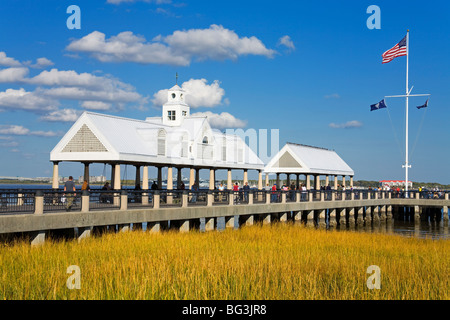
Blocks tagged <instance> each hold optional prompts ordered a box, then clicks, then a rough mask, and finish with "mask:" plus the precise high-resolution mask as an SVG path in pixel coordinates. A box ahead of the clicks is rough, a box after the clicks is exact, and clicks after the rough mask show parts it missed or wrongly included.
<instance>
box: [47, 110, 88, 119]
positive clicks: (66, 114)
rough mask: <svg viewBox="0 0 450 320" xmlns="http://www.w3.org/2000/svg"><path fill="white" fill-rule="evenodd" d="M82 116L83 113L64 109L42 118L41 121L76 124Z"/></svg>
mask: <svg viewBox="0 0 450 320" xmlns="http://www.w3.org/2000/svg"><path fill="white" fill-rule="evenodd" d="M80 115H81V111H79V110H75V109H62V110H56V111H52V112H50V113H49V114H47V115H44V116H42V117H41V118H40V119H41V120H44V121H51V122H59V121H61V122H74V121H76V120H77V119H78V117H79V116H80Z"/></svg>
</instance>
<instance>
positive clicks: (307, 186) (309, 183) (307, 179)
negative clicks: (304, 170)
mask: <svg viewBox="0 0 450 320" xmlns="http://www.w3.org/2000/svg"><path fill="white" fill-rule="evenodd" d="M305 180H306V190H310V189H311V179H310V178H309V174H305Z"/></svg>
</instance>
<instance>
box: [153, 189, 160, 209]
mask: <svg viewBox="0 0 450 320" xmlns="http://www.w3.org/2000/svg"><path fill="white" fill-rule="evenodd" d="M160 202H161V194H160V193H159V190H155V191H154V194H153V209H159V203H160Z"/></svg>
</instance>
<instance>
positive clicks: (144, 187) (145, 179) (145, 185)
mask: <svg viewBox="0 0 450 320" xmlns="http://www.w3.org/2000/svg"><path fill="white" fill-rule="evenodd" d="M142 190H148V166H144V167H143V170H142Z"/></svg>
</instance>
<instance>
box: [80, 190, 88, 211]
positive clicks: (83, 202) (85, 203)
mask: <svg viewBox="0 0 450 320" xmlns="http://www.w3.org/2000/svg"><path fill="white" fill-rule="evenodd" d="M81 212H89V191H87V190H83V191H81Z"/></svg>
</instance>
